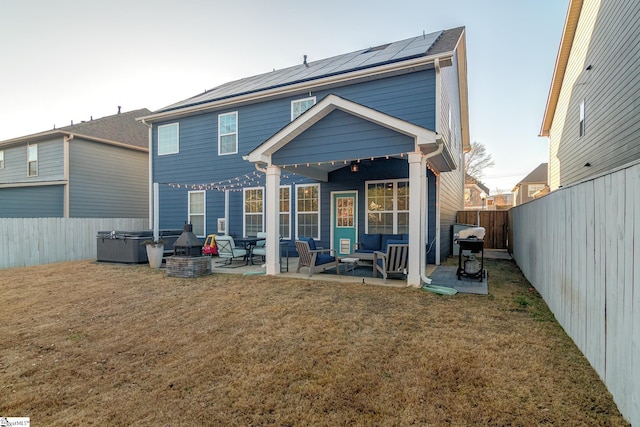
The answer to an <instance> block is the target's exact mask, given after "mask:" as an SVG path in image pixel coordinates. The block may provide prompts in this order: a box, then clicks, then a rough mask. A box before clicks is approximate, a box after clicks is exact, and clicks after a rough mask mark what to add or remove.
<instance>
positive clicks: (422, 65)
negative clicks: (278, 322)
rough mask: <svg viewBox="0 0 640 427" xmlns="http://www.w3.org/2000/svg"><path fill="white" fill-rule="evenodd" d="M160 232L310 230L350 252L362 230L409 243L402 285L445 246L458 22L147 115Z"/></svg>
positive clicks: (460, 34) (456, 149)
mask: <svg viewBox="0 0 640 427" xmlns="http://www.w3.org/2000/svg"><path fill="white" fill-rule="evenodd" d="M140 120H141V121H142V122H143V123H145V124H147V125H148V126H150V128H151V143H150V147H151V178H152V180H153V182H154V183H157V184H158V185H157V188H158V192H157V194H158V200H157V201H156V202H157V204H158V206H159V209H158V211H157V212H156V216H157V218H158V220H157V221H156V222H157V224H156V226H157V227H159V228H175V227H178V226H181V225H182V224H183V223H184V222H186V221H188V222H190V223H192V224H193V229H194V232H195V233H196V234H197V235H198V236H199V237H204V236H206V235H207V234H210V233H215V234H233V235H237V236H245V235H255V234H256V233H257V232H261V231H266V232H267V236H268V237H267V248H273V250H268V251H267V257H266V269H267V274H278V273H279V271H280V268H279V267H280V266H279V258H278V256H277V255H278V249H279V239H280V238H282V239H283V240H284V241H285V242H290V245H291V248H293V243H292V242H293V241H294V240H295V239H297V238H299V237H313V238H314V239H316V240H318V241H319V244H320V245H321V246H323V247H325V248H327V247H331V248H334V249H336V250H337V251H338V253H339V255H341V256H344V255H346V254H348V253H350V252H351V251H352V249H353V245H354V244H355V242H358V241H360V239H361V238H362V236H363V235H364V234H365V233H387V234H405V235H408V236H411V238H409V263H408V274H407V284H408V285H409V286H420V284H421V280H424V275H423V272H424V265H425V264H426V262H431V263H440V260H441V259H443V258H445V257H447V256H448V255H450V253H451V225H452V224H453V222H454V221H455V214H456V211H457V210H462V209H463V200H464V176H463V167H462V161H463V151H464V150H465V149H468V148H469V145H470V142H469V127H468V122H469V120H468V105H467V78H466V46H465V31H464V28H454V29H450V30H445V31H438V32H435V33H432V34H424V35H420V36H418V37H414V38H411V39H407V40H401V41H397V42H393V43H389V44H385V45H382V46H375V47H370V48H366V49H362V50H359V51H356V52H351V53H348V54H343V55H338V56H335V57H332V58H328V59H323V60H319V61H314V62H307V61H306V58H305V60H304V61H303V62H302V63H301V64H299V65H297V66H293V67H289V68H286V69H283V70H274V71H273V72H269V73H266V74H262V75H258V76H254V77H248V78H244V79H241V80H237V81H233V82H230V83H227V84H224V85H222V86H219V87H216V88H214V89H211V90H208V91H206V92H204V93H201V94H199V95H196V96H194V97H192V98H189V99H186V100H184V101H180V102H177V103H175V104H173V105H170V106H168V107H166V108H163V109H161V110H158V111H155V112H153V113H152V114H149V115H147V116H145V117H141V118H140Z"/></svg>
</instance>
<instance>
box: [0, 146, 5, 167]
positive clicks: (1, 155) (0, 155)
mask: <svg viewBox="0 0 640 427" xmlns="http://www.w3.org/2000/svg"><path fill="white" fill-rule="evenodd" d="M0 169H4V151H3V150H0Z"/></svg>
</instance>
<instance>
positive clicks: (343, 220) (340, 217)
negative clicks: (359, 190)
mask: <svg viewBox="0 0 640 427" xmlns="http://www.w3.org/2000/svg"><path fill="white" fill-rule="evenodd" d="M337 201H338V206H336V211H337V212H336V216H337V218H336V227H337V228H353V226H354V224H353V223H354V218H353V212H354V203H355V198H354V197H340V198H338V199H337Z"/></svg>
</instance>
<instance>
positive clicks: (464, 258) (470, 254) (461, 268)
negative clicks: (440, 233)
mask: <svg viewBox="0 0 640 427" xmlns="http://www.w3.org/2000/svg"><path fill="white" fill-rule="evenodd" d="M484 235H485V229H484V227H472V228H466V229H464V230H460V231H459V232H458V234H456V235H455V236H454V239H455V241H456V243H457V244H458V245H459V246H460V251H459V253H458V269H457V271H456V275H457V276H458V280H460V278H461V277H463V276H464V277H469V278H471V279H479V280H480V281H482V279H484V278H485V277H487V272H486V270H485V269H484Z"/></svg>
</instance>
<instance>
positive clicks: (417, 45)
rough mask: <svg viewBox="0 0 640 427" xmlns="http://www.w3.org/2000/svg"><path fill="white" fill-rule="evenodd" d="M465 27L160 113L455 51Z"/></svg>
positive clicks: (264, 77) (234, 86)
mask: <svg viewBox="0 0 640 427" xmlns="http://www.w3.org/2000/svg"><path fill="white" fill-rule="evenodd" d="M463 31H464V27H459V28H454V29H450V30H444V31H437V32H434V33H430V34H424V35H420V36H418V37H413V38H409V39H405V40H400V41H397V42H393V43H389V44H385V45H381V46H376V47H369V48H366V49H361V50H358V51H355V52H351V53H347V54H343V55H338V56H334V57H331V58H327V59H321V60H318V61H313V62H308V63H303V64H300V65H295V66H293V67H288V68H284V69H282V70H276V71H272V72H270V73H264V74H259V75H257V76H252V77H247V78H244V79H240V80H235V81H232V82H229V83H225V84H223V85H221V86H218V87H216V88H213V89H211V90H208V91H206V92H204V93H201V94H198V95H196V96H193V97H191V98H188V99H186V100H183V101H180V102H177V103H175V104H172V105H169V106H167V107H164V108H162V109H160V110H158V111H157V112H164V111H171V110H176V109H179V108H183V107H190V106H194V105H199V104H205V103H207V102H212V101H217V100H221V99H227V98H232V97H235V96H239V95H245V94H250V93H255V92H260V91H263V90H268V89H274V88H278V87H284V86H287V85H292V84H296V83H302V82H306V81H312V80H316V79H320V78H324V77H329V76H334V75H339V74H345V73H349V72H352V71H357V70H363V69H367V68H373V67H377V66H380V65H384V64H391V63H395V62H401V61H406V60H409V59H413V58H418V57H422V56H430V55H437V54H442V53H446V52H452V51H453V50H454V49H455V47H456V45H457V43H458V41H459V39H460V36H461V35H462V32H463Z"/></svg>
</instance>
